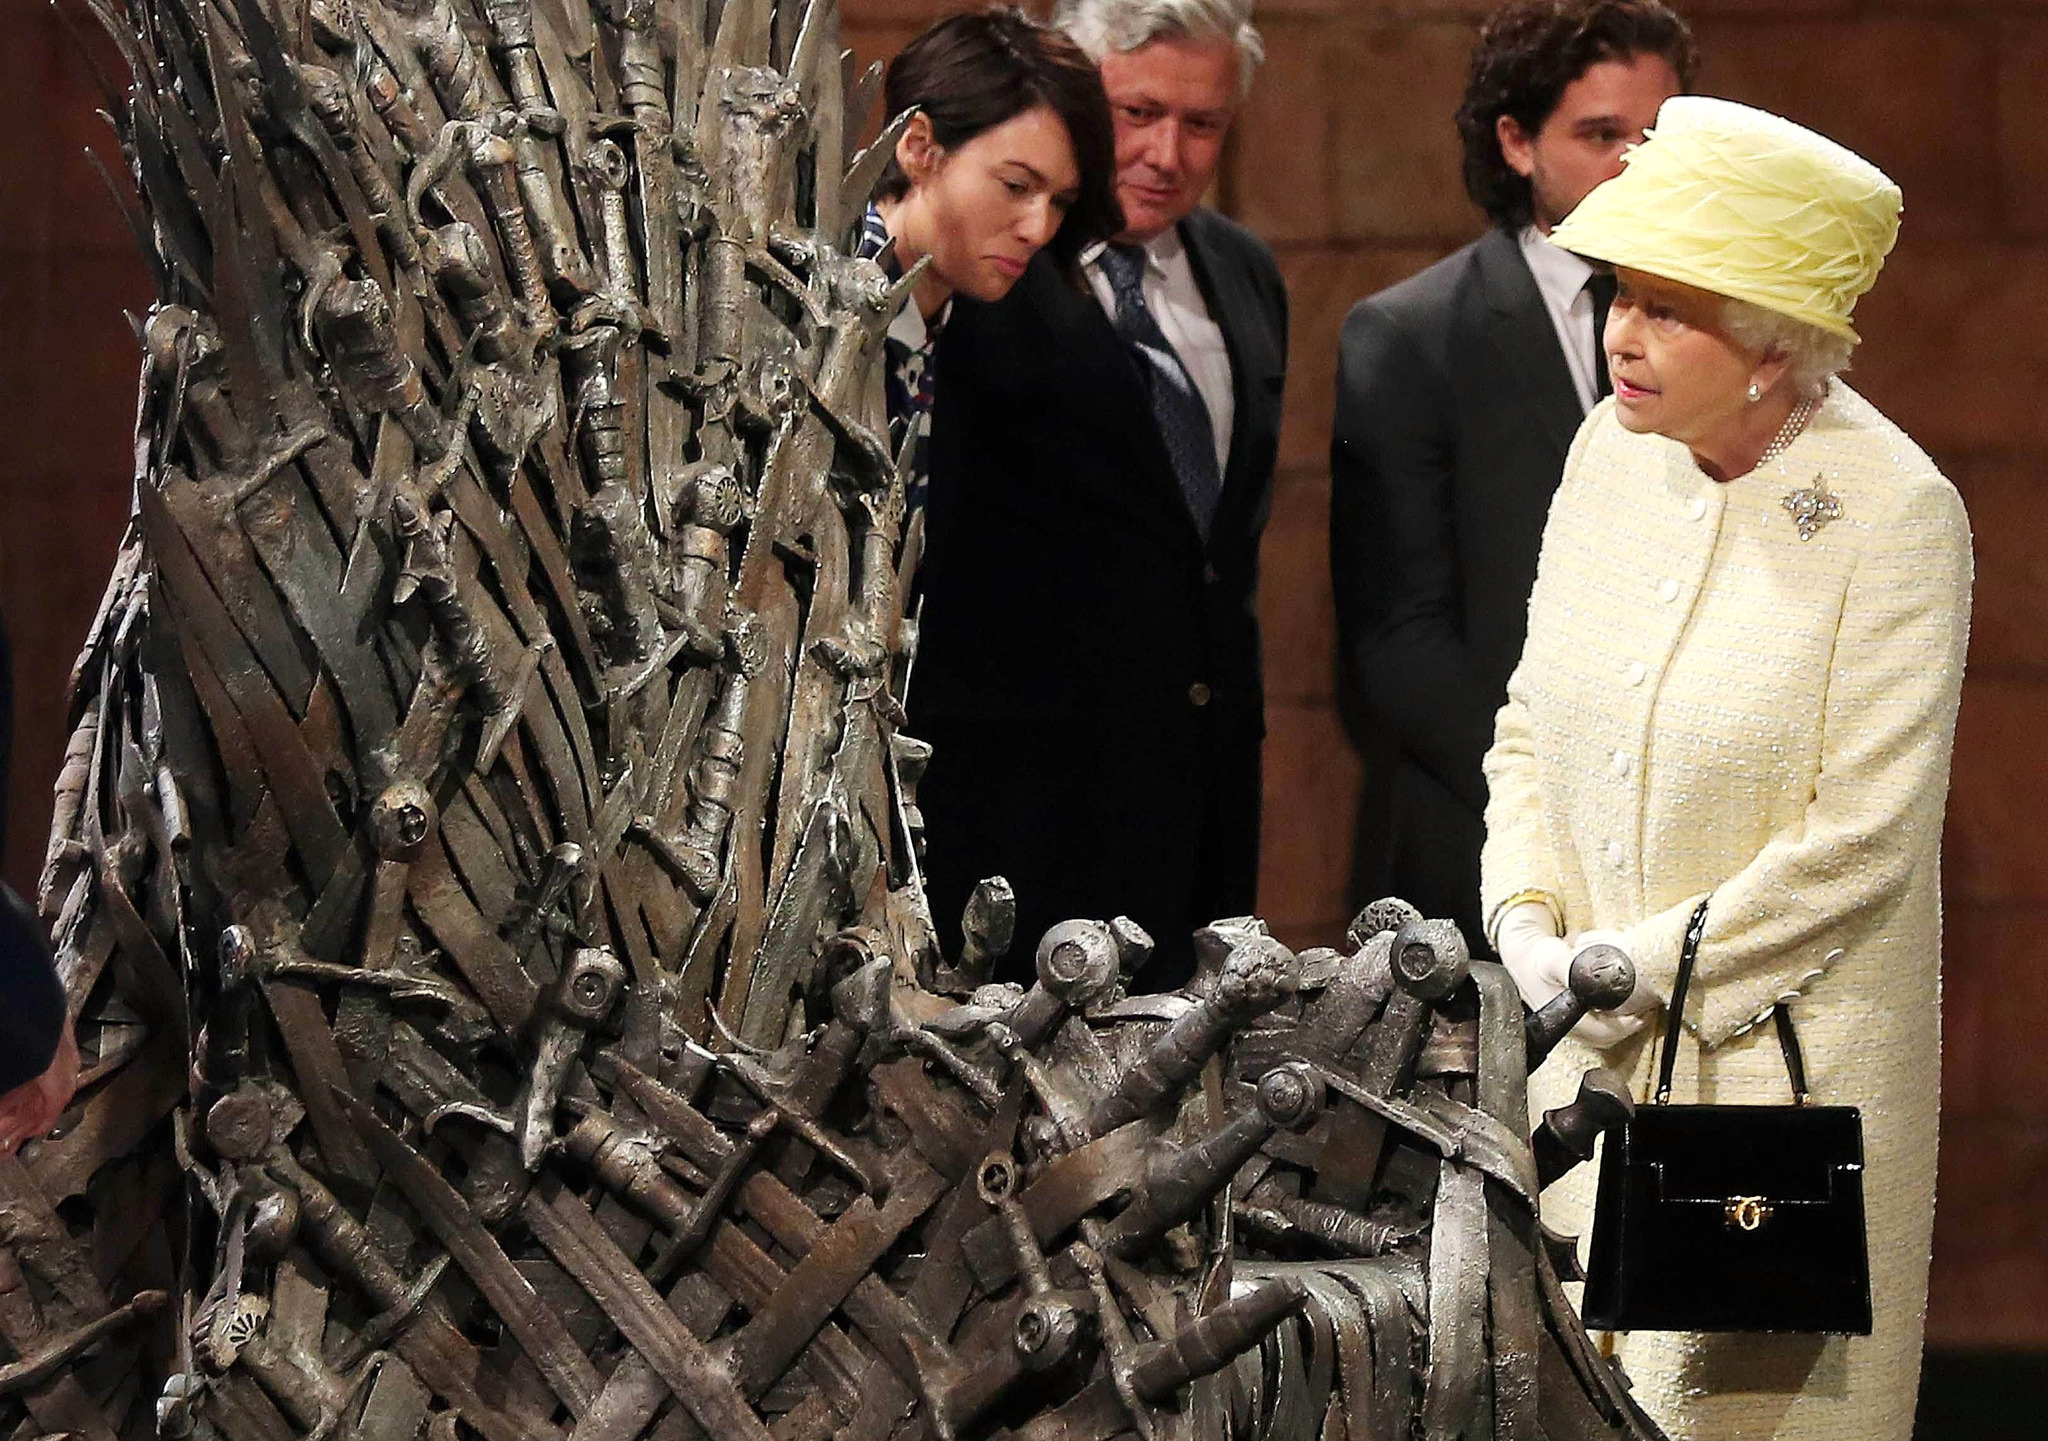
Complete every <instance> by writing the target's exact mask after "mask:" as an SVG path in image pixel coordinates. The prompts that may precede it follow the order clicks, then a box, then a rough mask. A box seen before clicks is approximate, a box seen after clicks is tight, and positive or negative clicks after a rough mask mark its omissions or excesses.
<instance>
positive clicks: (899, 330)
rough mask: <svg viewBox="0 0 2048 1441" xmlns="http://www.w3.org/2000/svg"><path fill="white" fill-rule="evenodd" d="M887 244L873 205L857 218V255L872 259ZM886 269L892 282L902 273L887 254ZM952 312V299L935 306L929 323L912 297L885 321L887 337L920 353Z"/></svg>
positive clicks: (943, 325) (937, 336) (887, 235)
mask: <svg viewBox="0 0 2048 1441" xmlns="http://www.w3.org/2000/svg"><path fill="white" fill-rule="evenodd" d="M888 244H889V227H888V226H887V225H885V224H884V223H883V222H882V212H881V210H880V209H878V208H877V207H876V206H875V205H874V204H873V203H870V204H869V205H868V208H867V213H866V214H865V215H863V216H862V217H861V222H860V242H859V245H858V247H857V253H858V254H859V255H860V256H861V257H862V258H864V259H867V260H873V259H875V258H876V257H878V256H879V255H881V253H882V251H883V250H884V249H885V248H886V247H887V246H888ZM889 260H890V263H889V266H888V267H887V268H888V271H889V278H890V279H891V280H895V279H897V278H899V277H900V276H901V275H902V274H903V267H902V266H901V265H899V264H897V263H896V257H895V256H894V254H891V256H890V257H889ZM952 313H953V301H952V297H950V296H948V297H947V299H946V303H945V304H944V305H942V306H940V307H939V311H938V314H936V315H934V316H933V317H932V318H931V319H930V321H926V319H925V318H924V315H923V313H922V312H921V311H919V310H918V308H917V298H916V297H915V296H912V297H910V298H908V299H906V300H905V301H904V302H903V308H902V309H901V310H899V311H897V312H896V318H895V319H894V320H892V321H890V322H889V338H890V339H891V340H893V341H896V342H897V343H898V344H900V345H906V346H908V347H909V348H910V349H912V350H922V349H924V347H925V346H927V345H929V344H931V343H932V342H934V341H936V340H937V339H938V338H939V332H940V331H941V330H944V329H945V328H946V320H947V317H949V316H950V315H952Z"/></svg>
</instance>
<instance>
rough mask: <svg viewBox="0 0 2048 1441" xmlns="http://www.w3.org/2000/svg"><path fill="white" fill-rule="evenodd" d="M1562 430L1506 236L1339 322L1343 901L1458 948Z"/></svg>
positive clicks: (1556, 384)
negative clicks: (1494, 745)
mask: <svg viewBox="0 0 2048 1441" xmlns="http://www.w3.org/2000/svg"><path fill="white" fill-rule="evenodd" d="M1581 419H1582V415H1581V412H1580V408H1579V400H1578V394H1577V392H1576V391H1575V390H1574V389H1573V387H1572V381H1571V374H1570V372H1569V370H1567V368H1566V366H1565V359H1564V352H1563V350H1562V349H1561V348H1560V346H1559V344H1558V340H1557V334H1556V331H1555V330H1554V329H1553V327H1552V325H1551V321H1550V317H1549V314H1548V313H1547V312H1546V311H1545V309H1544V306H1543V298H1542V295H1541V294H1540V293H1539V292H1538V290H1537V288H1536V282H1535V279H1534V277H1532V276H1531V275H1530V273H1529V267H1528V264H1527V263H1526V262H1525V261H1524V260H1523V258H1522V253H1521V248H1520V246H1519V244H1518V243H1517V241H1516V239H1515V237H1514V236H1513V235H1512V234H1510V233H1508V232H1507V231H1504V230H1499V229H1495V230H1491V231H1489V232H1488V233H1487V234H1486V235H1485V236H1484V237H1482V238H1481V239H1479V240H1477V241H1475V242H1473V243H1472V244H1471V245H1468V246H1466V247H1465V248H1464V249H1463V250H1460V251H1458V252H1457V253H1456V254H1454V255H1451V256H1449V257H1447V258H1445V259H1444V260H1442V261H1439V262H1438V263H1437V264H1435V265H1433V266H1431V267H1430V268H1429V269H1427V270H1425V271H1423V272H1422V273H1421V274H1419V275H1416V276H1414V277H1412V278H1410V279H1408V280H1405V281H1403V282H1402V283H1401V284H1399V285H1396V286H1393V287H1392V288H1390V289H1388V290H1384V291H1381V292H1380V293H1379V294H1377V295H1375V296H1372V297H1371V298H1369V299H1367V300H1362V301H1360V302H1359V303H1358V304H1357V305H1356V306H1355V307H1353V309H1352V311H1351V314H1350V316H1349V318H1348V319H1347V320H1346V321H1345V324H1344V331H1343V339H1342V342H1341V349H1340V353H1339V358H1338V380H1337V413H1336V427H1335V434H1334V436H1333V439H1332V443H1331V450H1330V467H1331V510H1330V562H1331V570H1332V577H1333V580H1334V584H1335V589H1336V601H1337V627H1338V641H1339V646H1338V699H1339V704H1340V707H1341V709H1342V711H1343V715H1344V720H1345V724H1346V727H1347V729H1348V731H1349V733H1350V734H1351V736H1352V739H1353V742H1354V743H1355V744H1356V745H1357V746H1358V748H1359V750H1360V752H1361V754H1362V755H1363V756H1364V757H1365V760H1366V766H1367V773H1368V779H1367V785H1366V793H1365V795H1364V797H1363V799H1362V801H1361V806H1360V815H1359V828H1358V851H1357V854H1356V857H1355V862H1354V866H1353V882H1354V890H1355V892H1356V896H1357V898H1358V899H1360V900H1371V899H1374V898H1375V897H1377V896H1380V895H1387V894H1398V895H1401V896H1403V897H1405V898H1407V899H1408V900H1410V901H1413V902H1414V903H1415V904H1416V905H1418V906H1420V907H1421V908H1422V909H1423V911H1424V912H1425V913H1426V914H1429V915H1442V916H1449V917H1451V918H1452V919H1453V920H1456V921H1458V922H1459V923H1460V924H1461V925H1462V926H1463V927H1464V928H1465V930H1466V932H1467V935H1468V938H1469V939H1470V940H1471V942H1472V944H1473V948H1474V950H1475V951H1477V950H1478V949H1480V947H1481V943H1482V937H1481V936H1480V934H1479V921H1480V917H1479V913H1478V912H1479V846H1480V842H1481V840H1482V839H1483V836H1484V826H1483V822H1482V819H1481V816H1482V813H1483V811H1484V809H1485V805H1486V786H1485V782H1484V781H1483V780H1482V779H1481V776H1480V773H1479V762H1480V758H1481V757H1482V756H1484V755H1485V753H1486V748H1487V746H1488V745H1489V744H1490V743H1491V741H1492V738H1493V718H1494V713H1495V712H1496V711H1498V710H1499V709H1500V706H1501V703H1502V701H1503V700H1504V699H1505V698H1506V693H1507V679H1508V674H1509V672H1510V671H1512V670H1513V669H1514V665H1515V661H1516V660H1517V658H1518V657H1519V656H1520V654H1521V650H1522V639H1523V635H1524V633H1525V630H1526V626H1527V621H1528V602H1529V589H1530V586H1531V585H1532V584H1533V583H1534V581H1535V577H1536V552H1537V549H1538V547H1539V546H1540V544H1541V542H1542V538H1543V522H1544V518H1545V516H1546V515H1547V514H1548V512H1549V509H1550V498H1551V495H1552V493H1553V492H1554V491H1555V490H1556V489H1557V483H1558V477H1559V476H1560V474H1561V473H1562V471H1563V469H1564V458H1565V453H1566V451H1567V449H1568V448H1569V447H1570V445H1571V440H1572V436H1573V434H1574V433H1575V432H1576V431H1577V429H1578V425H1579V422H1580V420H1581Z"/></svg>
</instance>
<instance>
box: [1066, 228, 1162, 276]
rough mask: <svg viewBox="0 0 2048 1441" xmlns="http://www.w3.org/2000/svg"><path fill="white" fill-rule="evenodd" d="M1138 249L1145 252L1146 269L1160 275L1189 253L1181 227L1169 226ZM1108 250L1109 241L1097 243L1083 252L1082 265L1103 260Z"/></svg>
mask: <svg viewBox="0 0 2048 1441" xmlns="http://www.w3.org/2000/svg"><path fill="white" fill-rule="evenodd" d="M1138 248H1139V249H1140V250H1142V251H1144V252H1145V269H1147V270H1148V271H1155V272H1158V273H1160V274H1164V273H1165V272H1166V269H1167V267H1168V266H1170V265H1172V264H1173V262H1174V261H1176V260H1178V259H1180V257H1181V256H1182V255H1184V254H1186V253H1187V247H1186V246H1185V245H1183V244H1182V243H1181V238H1180V227H1179V226H1178V225H1169V226H1167V227H1166V229H1164V230H1162V231H1160V232H1159V233H1158V234H1157V235H1155V236H1153V237H1152V238H1151V239H1150V240H1148V241H1146V242H1145V243H1144V244H1143V245H1141V246H1139V247H1138ZM1107 249H1109V242H1108V241H1106V240H1098V241H1096V242H1095V243H1094V244H1093V245H1091V246H1089V247H1088V248H1087V249H1086V250H1084V251H1082V252H1081V263H1082V264H1083V265H1093V264H1094V263H1095V262H1096V261H1097V260H1100V259H1101V258H1102V252H1103V251H1105V250H1107Z"/></svg>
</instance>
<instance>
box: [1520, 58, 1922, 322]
mask: <svg viewBox="0 0 2048 1441" xmlns="http://www.w3.org/2000/svg"><path fill="white" fill-rule="evenodd" d="M1622 163H1623V164H1624V165H1625V166H1626V167H1627V168H1626V169H1624V170H1623V171H1622V173H1621V174H1620V175H1618V176H1616V177H1615V178H1614V179H1612V180H1610V181H1608V182H1607V183H1606V184H1605V185H1602V186H1600V187H1599V188H1598V189H1597V190H1595V191H1593V193H1592V194H1590V195H1588V196H1587V197H1586V198H1585V199H1584V200H1582V201H1580V202H1579V205H1578V208H1577V209H1575V210H1573V211H1572V213H1571V214H1570V215H1569V216H1567V217H1566V218H1565V220H1564V222H1563V223H1562V224H1560V225H1559V226H1558V227H1557V228H1556V229H1555V230H1553V231H1552V232H1551V235H1550V238H1551V240H1552V241H1553V242H1555V243H1556V244H1558V245H1561V246H1563V247H1564V248H1565V249H1566V250H1570V251H1573V252H1574V253H1576V254H1579V255H1583V256H1585V257H1586V258H1587V259H1589V260H1604V261H1606V262H1607V263H1608V264H1610V265H1619V266H1625V267H1627V268H1628V269H1630V270H1640V271H1643V272H1645V273H1646V274H1650V275H1657V276H1662V277H1663V278H1664V279H1666V280H1676V281H1678V282H1680V283H1681V284H1684V285H1693V286H1697V287H1699V288H1700V289H1702V290H1710V291H1712V292H1714V293H1715V294H1716V295H1726V296H1729V297H1731V298H1733V299H1736V300H1746V301H1749V302H1750V303H1751V304H1754V305H1760V306H1762V307H1763V308H1764V309H1766V310H1773V311H1776V312H1778V313H1779V314H1781V315H1789V316H1792V317H1793V318H1794V319H1797V320H1803V321H1805V322H1807V323H1808V324H1809V325H1817V326H1819V327H1820V328H1821V329H1822V330H1826V331H1829V332H1831V333H1833V334H1835V335H1839V336H1843V337H1845V338H1846V339H1848V340H1851V341H1854V340H1856V339H1858V336H1857V334H1856V331H1855V329H1854V328H1853V327H1852V326H1851V325H1850V324H1849V313H1850V311H1851V310H1853V309H1854V308H1855V306H1856V298H1857V297H1858V296H1860V295H1861V294H1863V292H1864V291H1866V290H1868V289H1870V287H1871V285H1872V284H1873V283H1874V282H1875V281H1876V280H1877V272H1878V271H1879V270H1880V269H1882V268H1883V266H1884V258H1885V256H1887V255H1889V254H1890V253H1891V249H1892V244H1893V242H1894V241H1896V240H1897V239H1898V236H1899V211H1900V209H1901V207H1902V205H1903V203H1904V197H1903V196H1902V195H1901V194H1900V193H1899V187H1898V186H1896V185H1894V184H1893V183H1892V182H1891V180H1890V179H1889V178H1887V177H1886V175H1885V173H1884V172H1883V171H1881V170H1879V169H1878V168H1877V167H1876V166H1875V165H1872V164H1871V163H1870V162H1869V161H1868V160H1865V159H1864V158H1863V157H1862V156H1860V155H1858V154H1856V153H1855V152H1854V151H1852V150H1848V149H1845V148H1844V147H1842V146H1840V145H1837V144H1836V143H1835V142H1834V141H1832V140H1829V139H1828V138H1826V137H1825V136H1822V135H1816V134H1814V133H1813V132H1812V131H1811V130H1808V129H1806V128H1805V127H1803V126H1799V125H1794V124H1793V123H1792V122H1791V121H1789V120H1787V119H1785V118H1784V117H1782V116H1778V115H1772V114H1770V113H1769V112H1768V111H1763V110H1753V109H1751V108H1750V107H1749V106H1747V105H1737V104H1736V103H1735V102H1734V101H1732V100H1717V99H1714V98H1713V97H1711V96H1706V95H1674V96H1673V97H1672V98H1671V99H1669V100H1667V101H1665V102H1664V105H1663V108H1662V109H1660V110H1659V111H1658V112H1657V124H1656V128H1655V129H1653V130H1651V131H1650V132H1649V133H1648V138H1647V139H1645V140H1644V141H1643V143H1642V144H1641V145H1638V146H1635V147H1633V148H1632V149H1630V150H1629V152H1628V153H1627V154H1626V155H1624V156H1623V157H1622Z"/></svg>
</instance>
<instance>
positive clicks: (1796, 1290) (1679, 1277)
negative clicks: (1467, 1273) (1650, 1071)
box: [1582, 901, 1870, 1336]
mask: <svg viewBox="0 0 2048 1441" xmlns="http://www.w3.org/2000/svg"><path fill="white" fill-rule="evenodd" d="M1706 928H1707V902H1706V901H1701V902H1700V905H1699V909H1698V910H1696V911H1694V912H1693V916H1692V920H1691V922H1690V923H1689V924H1688V925H1687V927H1686V931H1685V945H1684V948H1683V950H1682V951H1681V953H1680V957H1679V963H1678V979H1677V981H1676V983H1675V984H1674V985H1673V986H1672V988H1671V1011H1670V1014H1669V1016H1668V1018H1667V1020H1666V1023H1665V1024H1666V1031H1665V1036H1664V1046H1663V1054H1662V1057H1661V1059H1660V1061H1659V1064H1658V1067H1657V1092H1656V1098H1655V1101H1654V1102H1653V1104H1651V1105H1648V1106H1641V1107H1638V1108H1637V1110H1636V1113H1635V1115H1634V1117H1633V1118H1632V1119H1631V1120H1630V1121H1629V1122H1628V1123H1627V1124H1626V1125H1625V1126H1624V1127H1622V1128H1621V1129H1620V1130H1617V1131H1611V1132H1609V1133H1608V1137H1607V1149H1606V1155H1605V1157H1604V1158H1603V1160H1602V1161H1601V1164H1600V1190H1599V1198H1598V1201H1597V1203H1596V1204H1595V1207H1594V1212H1593V1246H1592V1254H1591V1258H1590V1260H1589V1263H1588V1265H1587V1268H1586V1294H1585V1304H1584V1306H1583V1307H1582V1310H1583V1312H1584V1316H1585V1321H1586V1324H1587V1325H1588V1326H1591V1327H1594V1328H1596V1329H1598V1330H1603V1331H1792V1332H1825V1333H1831V1334H1838V1335H1850V1336H1867V1335H1869V1334H1870V1256H1869V1251H1868V1248H1867V1245H1866V1242H1865V1236H1864V1225H1863V1116H1862V1113H1861V1112H1860V1111H1858V1110H1857V1108H1856V1107H1854V1106H1815V1105H1811V1104H1809V1099H1808V1096H1807V1091H1806V1063H1805V1059H1804V1057H1803V1056H1802V1055H1801V1052H1800V1049H1799V1033H1798V1032H1797V1031H1796V1030H1795V1029H1794V1028H1793V1025H1792V1013H1791V1012H1790V1011H1789V1010H1787V1009H1786V1007H1785V1006H1784V1005H1783V1004H1782V1003H1781V1004H1780V1005H1779V1006H1778V1007H1777V1010H1776V1012H1775V1013H1774V1019H1775V1020H1776V1022H1777V1028H1778V1042H1779V1045H1780V1046H1781V1047H1782V1048H1783V1050H1784V1053H1785V1069H1786V1071H1787V1072H1788V1073H1789V1075H1790V1077H1791V1081H1792V1097H1793V1103H1792V1104H1791V1105H1789V1106H1674V1105H1672V1104H1671V1073H1672V1068H1673V1066H1674V1065H1675V1064H1676V1062H1677V1058H1678V1031H1679V1027H1680V1023H1681V1018H1682V1017H1683V1016H1684V1014H1685V993H1686V989H1687V987H1688V985H1689V984H1690V983H1691V980H1692V970H1693V964H1694V962H1695V961H1696V960H1697V958H1698V955H1699V946H1700V935H1701V933H1702V932H1704V931H1705V930H1706Z"/></svg>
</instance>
